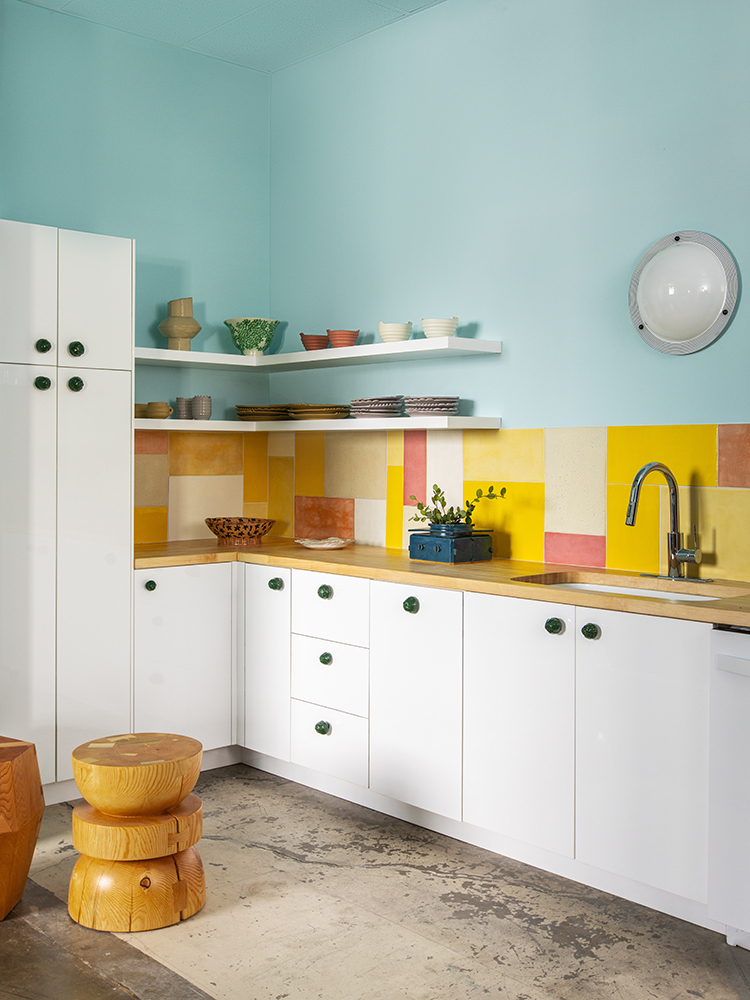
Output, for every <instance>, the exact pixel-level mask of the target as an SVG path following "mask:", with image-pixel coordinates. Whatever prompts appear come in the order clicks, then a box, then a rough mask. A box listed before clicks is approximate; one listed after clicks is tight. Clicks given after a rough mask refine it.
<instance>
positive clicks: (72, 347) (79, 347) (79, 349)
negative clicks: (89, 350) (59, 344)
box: [68, 340, 86, 358]
mask: <svg viewBox="0 0 750 1000" xmlns="http://www.w3.org/2000/svg"><path fill="white" fill-rule="evenodd" d="M85 353H86V348H85V347H84V346H83V344H82V343H81V341H80V340H73V341H71V342H70V343H69V344H68V354H70V356H71V357H73V358H80V357H81V356H82V355H83V354H85Z"/></svg>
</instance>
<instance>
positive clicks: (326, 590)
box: [318, 583, 333, 601]
mask: <svg viewBox="0 0 750 1000" xmlns="http://www.w3.org/2000/svg"><path fill="white" fill-rule="evenodd" d="M318 597H320V598H321V599H322V600H324V601H330V599H331V598H332V597H333V587H329V586H328V584H327V583H322V584H321V585H320V586H319V587H318Z"/></svg>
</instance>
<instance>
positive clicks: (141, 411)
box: [135, 403, 148, 420]
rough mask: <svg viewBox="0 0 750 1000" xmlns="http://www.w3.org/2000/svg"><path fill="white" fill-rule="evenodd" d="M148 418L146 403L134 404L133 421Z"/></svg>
mask: <svg viewBox="0 0 750 1000" xmlns="http://www.w3.org/2000/svg"><path fill="white" fill-rule="evenodd" d="M147 416H148V403H136V404H135V419H136V420H142V419H143V418H144V417H147Z"/></svg>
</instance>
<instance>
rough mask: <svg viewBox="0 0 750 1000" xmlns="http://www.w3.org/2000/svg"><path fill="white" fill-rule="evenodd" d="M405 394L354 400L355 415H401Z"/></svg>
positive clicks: (353, 409)
mask: <svg viewBox="0 0 750 1000" xmlns="http://www.w3.org/2000/svg"><path fill="white" fill-rule="evenodd" d="M403 402H404V397H403V396H372V397H371V398H369V399H353V400H352V416H353V417H400V416H401V406H402V404H403Z"/></svg>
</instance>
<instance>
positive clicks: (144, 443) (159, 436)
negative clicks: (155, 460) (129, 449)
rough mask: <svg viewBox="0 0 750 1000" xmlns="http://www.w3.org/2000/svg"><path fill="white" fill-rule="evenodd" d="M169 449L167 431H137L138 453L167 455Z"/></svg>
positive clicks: (136, 448)
mask: <svg viewBox="0 0 750 1000" xmlns="http://www.w3.org/2000/svg"><path fill="white" fill-rule="evenodd" d="M168 451H169V435H168V432H167V431H136V432H135V453H136V455H166V454H167V453H168Z"/></svg>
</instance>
